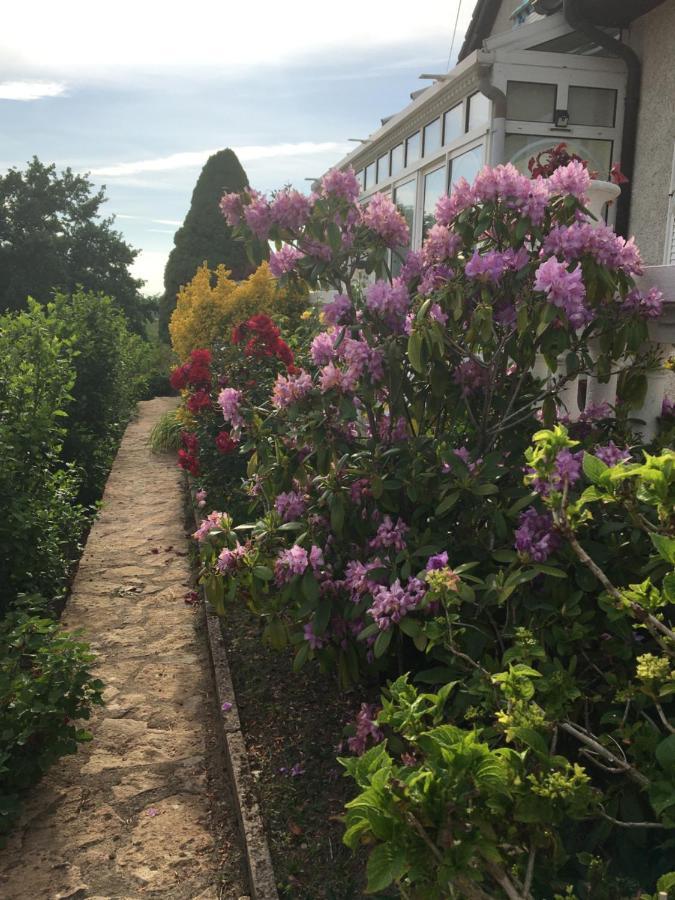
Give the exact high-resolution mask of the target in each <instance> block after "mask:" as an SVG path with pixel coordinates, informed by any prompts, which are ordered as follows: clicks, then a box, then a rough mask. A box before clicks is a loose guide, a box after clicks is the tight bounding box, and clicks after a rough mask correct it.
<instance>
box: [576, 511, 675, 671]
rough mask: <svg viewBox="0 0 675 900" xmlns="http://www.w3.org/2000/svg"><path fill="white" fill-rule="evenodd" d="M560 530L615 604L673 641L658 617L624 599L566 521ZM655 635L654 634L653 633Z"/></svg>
mask: <svg viewBox="0 0 675 900" xmlns="http://www.w3.org/2000/svg"><path fill="white" fill-rule="evenodd" d="M561 531H562V532H563V534H564V535H565V537H566V538H567V540H568V542H569V545H570V547H571V548H572V550H574V552H575V554H576V555H577V557H578V558H579V559H580V560H581V562H582V563H583V564H584V565H585V566H586V568H587V569H589V570H590V571H591V572H592V573H593V574H594V575H595V577H596V578H597V579H598V581H599V582H600V584H601V585H602V586H603V587H604V589H605V590H606V591H607V593H608V594H609V595H610V597H612V599H613V600H614V601H615V602H616V603H617V605H618V606H619V607H620V608H621V609H624V608H625V607H626V606H628V608H629V609H630V611H631V612H632V613H633V615H634V616H635V618H636V619H637V620H638V622H640V623H641V624H642V625H645V627H646V628H648V629H649V631H650V632H652V634H654V632H655V631H658V632H660V633H661V634H662V635H663V636H664V637H667V638H668V640H670V641H673V643H675V632H673V631H671V629H670V628H668V626H667V625H664V624H663V622H661V620H660V619H657V618H656V616H653V615H652V614H651V613H649V612H647V610H646V609H644V608H643V607H642V606H640V604H639V603H636V602H635V601H634V600H626V599H625V598H624V597H623V596H622V594H621V592H620V591H619V589H618V588H616V587H615V586H614V585H613V584H612V582H611V581H610V580H609V578H608V577H607V576H606V575H605V573H604V572H603V571H602V569H601V568H600V566H598V564H597V563H596V562H595V561H594V560H593V559H592V558H591V557H590V556H589V555H588V553H586V551H585V550H584V548H583V547H582V546H581V544H580V543H579V541H578V540H577V539H576V536H575V534H574V532H573V531H572V529H571V528H570V527H569V525H568V524H567V522H564V523H562V524H561ZM654 636H655V637H656V635H654ZM664 649H665V650H666V652H668V653H669V654H670V655H671V656H673V655H675V651H673V650H668V648H664Z"/></svg>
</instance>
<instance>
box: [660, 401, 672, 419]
mask: <svg viewBox="0 0 675 900" xmlns="http://www.w3.org/2000/svg"><path fill="white" fill-rule="evenodd" d="M661 415H662V416H663V418H664V419H670V418H672V417H675V400H671V398H670V397H669V396H668V395H666V396H665V397H664V398H663V403H662V404H661Z"/></svg>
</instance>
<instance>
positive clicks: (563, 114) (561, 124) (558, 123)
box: [554, 109, 570, 128]
mask: <svg viewBox="0 0 675 900" xmlns="http://www.w3.org/2000/svg"><path fill="white" fill-rule="evenodd" d="M554 121H555V127H556V128H567V126H568V125H569V123H570V114H569V113H568V112H567V110H566V109H556V111H555V115H554Z"/></svg>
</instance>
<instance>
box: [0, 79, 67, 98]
mask: <svg viewBox="0 0 675 900" xmlns="http://www.w3.org/2000/svg"><path fill="white" fill-rule="evenodd" d="M65 90H66V86H65V84H62V83H61V82H58V81H0V100H24V101H25V100H41V99H42V98H43V97H58V96H60V95H61V94H63V93H64V92H65Z"/></svg>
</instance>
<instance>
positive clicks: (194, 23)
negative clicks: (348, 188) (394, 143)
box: [0, 0, 474, 294]
mask: <svg viewBox="0 0 675 900" xmlns="http://www.w3.org/2000/svg"><path fill="white" fill-rule="evenodd" d="M473 5H474V0H427V2H426V3H425V4H424V5H423V7H421V14H420V15H419V16H416V15H414V9H415V7H414V5H413V4H411V3H410V2H409V0H407V2H405V3H404V2H401V0H386V2H385V0H367V2H364V0H340V2H339V3H336V4H335V5H333V6H329V5H328V4H325V3H324V4H321V3H316V2H315V0H289V2H287V3H280V2H278V0H275V2H269V0H249V2H247V3H246V2H240V3H238V4H236V6H235V4H233V3H231V2H227V0H220V2H215V0H192V2H190V3H188V4H181V6H180V7H177V6H176V7H175V8H174V7H173V6H171V5H169V4H166V3H159V2H157V0H134V2H131V0H116V2H114V3H113V2H110V0H98V2H97V3H95V4H92V3H91V2H90V0H87V2H86V3H85V2H84V0H64V2H61V3H55V2H53V0H50V2H46V0H31V2H30V3H26V2H21V3H20V2H18V0H6V2H5V4H4V7H3V15H2V29H1V31H0V172H3V173H4V172H5V171H6V170H7V169H8V168H11V167H15V168H19V169H20V168H23V167H24V166H25V164H26V162H27V161H28V160H29V159H30V158H31V157H32V156H37V157H39V159H40V160H41V161H42V162H44V163H55V164H56V166H57V168H58V169H63V168H65V167H67V166H69V167H71V168H72V169H73V170H75V171H77V172H82V173H89V177H90V179H91V181H92V182H93V183H94V185H95V186H96V187H100V186H102V185H104V186H105V192H106V196H107V198H108V201H107V203H106V204H105V205H104V207H103V212H104V213H105V214H106V215H114V216H115V227H116V228H117V229H118V230H119V231H120V232H122V234H123V235H124V238H125V240H127V241H128V242H129V243H130V244H131V245H132V246H133V247H135V248H137V249H139V250H140V251H141V252H140V255H139V257H138V259H137V261H136V263H135V274H136V276H137V277H139V278H143V279H145V281H146V284H145V288H144V292H145V293H150V294H152V293H160V292H161V291H162V279H163V271H164V265H165V263H166V259H167V256H168V254H169V251H170V250H171V247H172V246H173V235H174V233H175V231H176V229H177V228H178V227H179V226H180V225H181V224H182V222H183V219H184V217H185V214H186V213H187V210H188V208H189V205H190V197H191V194H192V190H193V188H194V185H195V182H196V180H197V177H198V175H199V172H200V170H201V167H202V166H203V164H204V163H205V162H206V160H207V158H208V156H209V155H210V154H211V153H214V152H216V151H217V150H220V149H222V148H224V147H231V148H232V149H233V150H234V151H235V152H236V153H237V155H238V156H239V159H240V161H241V163H242V165H243V166H244V169H245V170H246V173H247V175H248V178H249V182H250V183H251V185H252V186H253V187H255V188H257V189H258V190H263V191H269V190H272V189H274V188H277V187H281V186H282V185H284V184H293V185H294V186H295V187H297V188H298V189H300V190H305V191H306V190H308V185H309V181H307V180H306V179H310V178H315V177H317V176H319V175H321V174H322V173H323V172H325V171H326V170H327V169H329V168H330V167H331V165H333V164H334V163H336V162H338V160H340V159H341V158H342V157H343V156H344V155H345V154H346V153H348V152H349V151H350V150H353V149H354V147H355V146H356V144H354V143H350V142H349V138H364V137H367V136H368V135H369V134H370V133H372V132H373V131H375V130H376V129H377V128H378V127H379V125H380V119H381V118H383V117H384V116H387V115H391V114H393V113H395V112H397V111H398V110H400V109H402V108H403V107H404V106H406V105H407V103H409V102H410V93H411V91H414V90H418V89H419V88H420V87H422V86H424V85H425V84H428V83H429V82H422V81H420V80H419V75H420V74H421V73H423V72H432V73H438V72H445V71H447V69H448V68H450V67H451V65H452V64H454V62H455V59H456V56H457V52H458V50H459V47H460V46H461V43H462V39H463V36H464V32H465V30H466V27H467V25H468V22H469V19H470V17H471V12H472V8H473ZM455 23H457V28H456V32H455ZM453 32H454V34H455V36H454V44H453V40H452V39H453Z"/></svg>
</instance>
